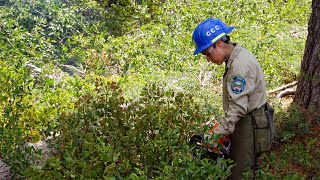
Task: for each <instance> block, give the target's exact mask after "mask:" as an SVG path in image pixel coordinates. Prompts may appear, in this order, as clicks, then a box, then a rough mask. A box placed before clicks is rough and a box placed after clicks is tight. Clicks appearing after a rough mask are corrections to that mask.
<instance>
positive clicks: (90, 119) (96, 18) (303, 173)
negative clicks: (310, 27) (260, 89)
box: [0, 0, 320, 179]
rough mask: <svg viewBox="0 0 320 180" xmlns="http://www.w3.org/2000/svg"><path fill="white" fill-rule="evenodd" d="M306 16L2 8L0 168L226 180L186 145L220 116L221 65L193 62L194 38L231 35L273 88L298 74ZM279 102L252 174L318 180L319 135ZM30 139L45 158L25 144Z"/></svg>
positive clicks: (303, 4)
mask: <svg viewBox="0 0 320 180" xmlns="http://www.w3.org/2000/svg"><path fill="white" fill-rule="evenodd" d="M310 13H311V1H310V0H308V1H295V0H270V1H264V0H259V1H254V0H239V1H233V0H227V1H226V0H224V1H222V0H216V1H196V0H152V1H151V0H145V1H144V0H141V1H136V0H119V1H116V0H104V1H103V0H7V1H1V0H0V47H1V50H0V87H1V91H0V112H1V114H0V158H1V160H2V161H3V162H5V163H6V164H7V165H8V166H10V171H11V177H13V178H22V179H73V178H76V179H169V178H170V179H225V178H226V177H227V176H228V175H229V174H230V169H231V167H232V162H229V161H228V160H221V161H219V162H216V163H212V162H211V161H209V160H208V159H203V160H197V159H195V158H193V157H192V155H191V153H190V152H191V149H190V147H189V145H188V143H189V138H190V136H191V135H192V134H193V133H195V132H199V133H201V132H207V131H208V129H209V128H210V125H209V126H208V127H207V126H205V127H200V126H201V124H202V123H204V122H207V121H209V120H210V119H211V118H214V119H220V118H222V116H223V111H222V98H221V94H222V92H221V78H222V74H223V72H224V67H223V66H216V65H213V64H209V63H207V62H206V60H205V58H204V57H201V56H200V55H198V56H193V51H194V45H193V43H192V39H191V36H192V31H193V30H194V28H195V27H196V25H197V24H199V23H200V22H201V21H202V20H204V19H206V18H208V17H216V18H219V19H221V20H223V21H225V22H226V24H228V25H234V26H236V29H235V30H234V31H233V32H232V34H230V36H231V41H233V42H237V43H239V44H241V45H242V46H244V47H246V48H248V49H249V50H250V51H251V52H253V54H254V55H255V56H256V57H257V58H258V60H259V62H260V63H261V66H262V68H263V70H264V73H265V78H266V82H267V88H268V90H272V89H275V88H276V87H279V86H281V85H283V84H287V83H291V82H294V81H296V80H297V77H298V76H299V70H300V64H301V59H302V56H303V52H304V45H305V41H306V36H307V23H308V18H309V15H310ZM286 100H287V101H285V102H288V103H284V101H283V99H277V98H275V96H274V94H268V101H269V102H270V104H272V105H273V107H274V108H275V110H276V115H275V124H276V126H277V143H275V147H274V148H273V150H272V151H271V152H270V153H267V154H265V155H264V156H263V157H262V158H261V163H262V164H263V168H262V169H260V170H259V171H258V173H257V174H258V176H259V178H261V179H302V178H312V177H319V171H318V170H319V169H316V168H317V167H320V162H319V161H320V160H319V156H320V154H319V136H318V135H317V133H319V128H314V127H312V126H311V125H310V124H309V123H308V118H307V117H306V116H305V115H302V114H301V113H299V111H298V110H297V109H296V108H295V106H294V104H291V101H290V98H289V99H286ZM304 137H306V138H304ZM39 141H45V142H46V143H47V144H48V146H49V147H50V149H51V151H50V153H49V155H48V154H44V152H42V151H41V150H39V149H37V148H34V147H33V146H26V143H35V142H39ZM288 169H292V170H288Z"/></svg>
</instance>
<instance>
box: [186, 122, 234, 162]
mask: <svg viewBox="0 0 320 180" xmlns="http://www.w3.org/2000/svg"><path fill="white" fill-rule="evenodd" d="M218 125H219V124H218V123H216V124H215V125H214V126H213V127H212V128H211V130H210V132H209V134H204V135H199V134H194V135H192V137H191V138H190V141H189V144H190V145H191V146H192V150H191V152H192V155H193V157H195V158H197V159H204V158H208V159H211V160H217V159H218V158H220V159H229V158H230V155H229V151H230V145H231V142H230V136H229V135H228V136H222V135H215V134H213V131H214V129H215V128H216V127H217V126H218Z"/></svg>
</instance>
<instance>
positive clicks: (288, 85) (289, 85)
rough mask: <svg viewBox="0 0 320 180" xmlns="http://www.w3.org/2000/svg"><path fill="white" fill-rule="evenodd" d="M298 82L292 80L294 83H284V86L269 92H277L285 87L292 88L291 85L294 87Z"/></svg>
mask: <svg viewBox="0 0 320 180" xmlns="http://www.w3.org/2000/svg"><path fill="white" fill-rule="evenodd" d="M297 83H298V81H294V82H292V83H289V84H286V85H283V86H281V87H278V88H276V89H274V90H270V91H269V92H268V93H269V94H273V93H276V92H278V91H282V90H284V89H287V88H290V87H292V86H295V85H297Z"/></svg>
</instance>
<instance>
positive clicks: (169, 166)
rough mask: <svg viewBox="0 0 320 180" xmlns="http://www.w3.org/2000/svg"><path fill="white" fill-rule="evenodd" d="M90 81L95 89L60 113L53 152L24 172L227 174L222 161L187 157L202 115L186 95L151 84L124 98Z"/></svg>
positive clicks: (57, 174)
mask: <svg viewBox="0 0 320 180" xmlns="http://www.w3.org/2000/svg"><path fill="white" fill-rule="evenodd" d="M93 83H94V84H95V92H93V93H92V92H91V93H85V94H84V95H83V96H82V97H81V98H80V99H79V101H78V102H76V103H75V107H74V110H73V111H70V110H68V111H67V112H63V113H62V114H61V115H60V117H59V119H58V121H59V126H57V127H56V129H55V130H54V132H57V133H58V134H59V136H57V137H56V139H55V140H54V141H53V142H51V144H52V146H54V147H55V148H56V150H57V152H56V154H55V155H54V156H53V157H52V158H51V159H49V160H48V161H47V163H46V164H45V165H44V166H43V168H42V169H40V170H39V169H34V171H33V172H32V173H31V174H29V175H28V176H29V177H35V178H36V177H42V178H43V177H46V178H49V179H51V178H54V177H55V178H62V179H65V178H73V177H78V178H80V179H90V178H93V179H97V178H111V177H114V178H123V177H127V178H133V179H137V178H138V177H139V178H143V179H148V178H152V179H153V178H161V179H163V178H165V179H166V178H174V179H176V178H182V177H184V178H191V179H192V178H195V177H197V178H201V177H202V178H210V177H211V178H213V177H215V178H218V177H219V178H221V179H224V178H226V177H227V175H228V174H229V173H230V167H231V166H229V167H228V166H227V163H226V162H225V161H221V162H220V163H219V164H216V165H215V164H213V163H209V162H208V160H207V159H205V160H202V161H199V160H196V159H194V158H193V157H192V156H191V154H190V147H189V145H188V143H189V142H188V141H189V138H190V136H191V134H192V133H194V132H195V131H196V129H197V127H198V123H199V122H201V121H202V118H205V117H202V116H201V113H200V111H199V107H198V106H197V105H196V104H195V103H194V102H193V98H192V97H191V96H189V95H186V94H182V93H174V91H165V90H163V89H162V88H160V87H157V86H155V85H151V86H149V87H147V88H145V89H144V91H143V92H142V94H141V97H142V98H141V99H139V100H136V101H134V102H130V103H129V102H126V101H125V100H124V98H123V97H122V95H121V90H120V89H119V88H118V87H117V85H115V84H114V83H108V84H105V83H104V80H103V79H99V78H98V79H97V80H95V81H94V82H93Z"/></svg>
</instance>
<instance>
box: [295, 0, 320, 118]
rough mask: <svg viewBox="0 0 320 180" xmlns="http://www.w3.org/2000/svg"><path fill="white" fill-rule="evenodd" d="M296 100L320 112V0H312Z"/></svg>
mask: <svg viewBox="0 0 320 180" xmlns="http://www.w3.org/2000/svg"><path fill="white" fill-rule="evenodd" d="M294 101H295V102H296V104H297V105H299V106H300V107H302V108H304V109H306V110H309V111H311V112H315V113H317V114H318V113H320V0H312V13H311V16H310V19H309V24H308V37H307V41H306V46H305V50H304V56H303V60H302V63H301V70H300V77H299V81H298V85H297V91H296V96H295V100H294Z"/></svg>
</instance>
